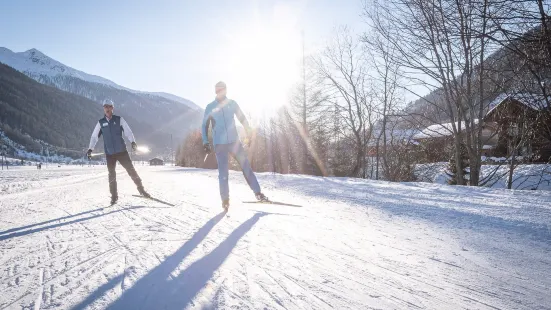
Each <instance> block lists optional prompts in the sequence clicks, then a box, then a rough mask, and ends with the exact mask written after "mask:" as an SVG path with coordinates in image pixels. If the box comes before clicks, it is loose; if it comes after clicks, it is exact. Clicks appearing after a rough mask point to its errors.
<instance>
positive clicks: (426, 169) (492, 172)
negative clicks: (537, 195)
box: [415, 162, 551, 191]
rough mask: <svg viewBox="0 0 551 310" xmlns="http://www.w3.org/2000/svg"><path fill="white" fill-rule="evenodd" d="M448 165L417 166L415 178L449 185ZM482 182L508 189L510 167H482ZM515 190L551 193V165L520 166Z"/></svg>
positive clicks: (493, 186) (514, 175) (486, 184)
mask: <svg viewBox="0 0 551 310" xmlns="http://www.w3.org/2000/svg"><path fill="white" fill-rule="evenodd" d="M447 168H448V163H446V162H440V163H432V164H423V165H417V166H416V167H415V177H416V178H417V180H419V181H421V182H429V183H437V184H448V180H449V179H450V177H449V176H448V174H447V173H449V172H448V169H447ZM481 172H482V176H481V180H482V181H483V182H485V185H484V186H486V187H492V188H507V178H508V176H509V175H508V173H509V167H508V166H507V165H506V164H503V165H482V171H481ZM513 189H519V190H522V189H529V190H536V189H538V190H548V191H551V165H548V164H534V165H519V166H517V167H516V169H515V171H514V173H513Z"/></svg>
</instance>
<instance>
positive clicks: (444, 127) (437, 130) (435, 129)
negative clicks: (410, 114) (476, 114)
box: [413, 119, 478, 139]
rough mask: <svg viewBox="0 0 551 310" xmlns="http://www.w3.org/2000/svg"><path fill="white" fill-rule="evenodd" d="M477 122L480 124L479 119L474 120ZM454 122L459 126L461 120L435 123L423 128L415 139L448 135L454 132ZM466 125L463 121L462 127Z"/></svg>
mask: <svg viewBox="0 0 551 310" xmlns="http://www.w3.org/2000/svg"><path fill="white" fill-rule="evenodd" d="M474 123H475V124H478V119H475V120H474ZM453 124H455V126H456V127H457V126H458V124H459V122H454V123H444V124H434V125H430V126H429V127H427V128H425V129H423V130H421V132H419V133H418V134H416V135H415V136H413V139H428V138H441V137H448V136H451V135H452V134H453ZM465 127H466V125H465V122H461V128H462V129H464V128H465Z"/></svg>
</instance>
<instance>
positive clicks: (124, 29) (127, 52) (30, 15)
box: [0, 0, 365, 113]
mask: <svg viewBox="0 0 551 310" xmlns="http://www.w3.org/2000/svg"><path fill="white" fill-rule="evenodd" d="M361 5H362V1H361V0H346V1H345V0H338V1H337V0H300V1H284V0H281V1H275V0H274V1H272V0H256V1H255V0H248V1H245V0H234V1H229V0H228V1H222V0H220V1H213V0H205V1H191V0H190V1H184V0H173V1H165V0H161V1H136V0H132V1H130V0H124V1H122V0H118V1H107V0H99V1H97V0H94V1H92V0H86V1H74V0H57V1H40V0H36V1H29V0H12V1H2V5H1V11H0V46H4V47H7V48H9V49H11V50H13V51H15V52H21V51H25V50H28V49H30V48H33V47H34V48H37V49H38V50H40V51H42V52H43V53H45V54H46V55H48V56H50V57H52V58H54V59H56V60H58V61H60V62H62V63H64V64H66V65H69V66H71V67H74V68H76V69H79V70H82V71H85V72H87V73H91V74H96V75H99V76H102V77H105V78H108V79H110V80H112V81H114V82H116V83H117V84H120V85H122V86H125V87H129V88H132V89H137V90H146V91H164V92H169V93H173V94H175V95H179V96H181V97H184V98H188V99H190V100H192V101H194V102H195V103H197V104H198V105H199V106H202V107H204V106H206V105H207V104H208V103H209V102H211V101H212V100H213V98H214V84H215V83H216V82H217V81H219V80H223V81H225V82H226V83H227V84H228V96H229V97H230V98H233V99H235V100H236V101H237V102H238V103H239V104H240V105H241V106H242V108H243V109H247V110H249V111H247V112H249V113H258V110H259V108H260V107H269V106H279V105H282V104H283V103H285V102H286V101H287V99H288V91H289V88H290V87H291V86H292V85H293V83H294V82H295V81H296V80H297V79H298V77H299V74H300V70H299V68H300V63H301V53H302V47H301V44H302V43H301V31H303V30H304V33H305V36H306V41H305V42H306V50H307V52H308V51H312V50H315V48H316V47H319V46H320V45H321V44H323V43H324V41H325V40H326V39H327V38H328V37H329V36H331V35H332V32H333V29H334V27H335V26H338V25H343V24H347V25H351V26H352V28H353V29H354V30H356V31H358V32H359V31H362V30H364V29H365V26H364V24H363V22H362V18H361V17H360V14H361Z"/></svg>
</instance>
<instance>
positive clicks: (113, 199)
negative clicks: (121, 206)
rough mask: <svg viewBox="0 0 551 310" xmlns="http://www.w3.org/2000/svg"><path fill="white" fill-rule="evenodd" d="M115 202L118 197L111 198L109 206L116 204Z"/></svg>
mask: <svg viewBox="0 0 551 310" xmlns="http://www.w3.org/2000/svg"><path fill="white" fill-rule="evenodd" d="M117 201H119V197H118V196H111V205H114V204H116V203H117Z"/></svg>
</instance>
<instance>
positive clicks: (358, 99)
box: [313, 27, 370, 176]
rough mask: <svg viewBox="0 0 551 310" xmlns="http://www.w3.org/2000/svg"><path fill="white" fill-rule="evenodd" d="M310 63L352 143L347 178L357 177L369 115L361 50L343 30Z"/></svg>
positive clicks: (364, 68)
mask: <svg viewBox="0 0 551 310" xmlns="http://www.w3.org/2000/svg"><path fill="white" fill-rule="evenodd" d="M313 61H314V64H315V66H316V69H317V73H318V77H319V83H320V85H322V86H323V89H324V94H323V95H324V96H326V97H327V98H330V99H329V100H332V101H333V103H334V105H335V109H336V111H337V113H338V116H339V117H340V118H341V119H342V121H343V122H344V124H345V125H346V129H347V130H349V132H350V133H351V135H352V137H351V138H352V139H353V141H354V149H355V159H354V163H353V166H352V168H351V171H350V175H352V176H360V170H361V169H362V166H363V164H364V156H365V138H364V137H365V134H364V133H365V130H366V121H367V119H368V116H367V114H368V113H369V112H370V111H368V110H367V109H366V106H367V105H368V100H367V98H368V94H367V92H366V90H367V87H366V83H367V73H368V72H367V66H366V59H365V57H364V56H363V54H362V51H361V46H360V44H359V42H358V40H356V39H355V38H354V36H353V35H352V34H351V32H350V30H349V29H348V28H346V27H343V28H340V29H339V30H338V31H337V34H336V36H335V39H334V42H332V43H331V44H330V45H329V46H327V47H326V48H325V49H324V50H323V51H322V52H321V53H320V55H318V56H316V57H314V59H313ZM344 137H347V135H345V136H344ZM364 169H365V167H364Z"/></svg>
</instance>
